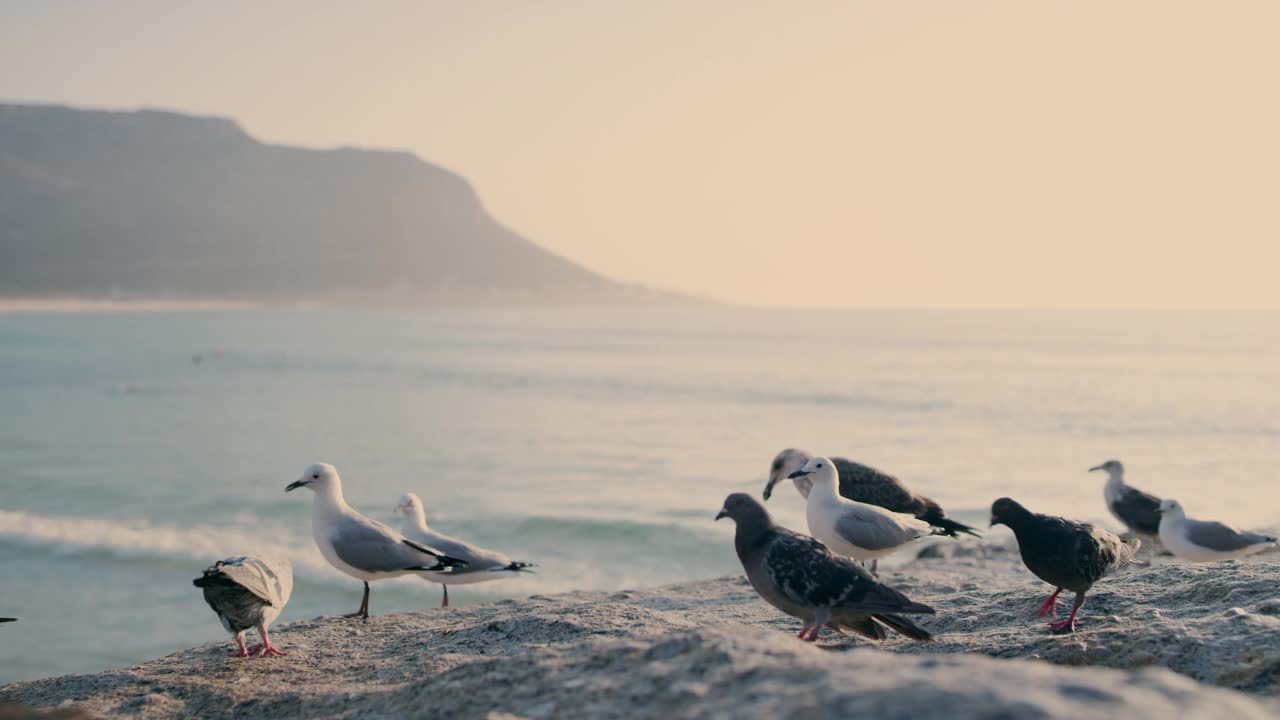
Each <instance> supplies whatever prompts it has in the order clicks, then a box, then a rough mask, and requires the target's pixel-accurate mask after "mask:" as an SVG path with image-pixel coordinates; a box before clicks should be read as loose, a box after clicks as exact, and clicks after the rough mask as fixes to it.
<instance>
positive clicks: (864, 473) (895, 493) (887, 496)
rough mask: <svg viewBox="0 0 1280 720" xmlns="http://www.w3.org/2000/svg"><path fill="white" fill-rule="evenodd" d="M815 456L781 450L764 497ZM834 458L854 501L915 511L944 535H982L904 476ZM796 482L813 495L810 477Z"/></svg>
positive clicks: (804, 492)
mask: <svg viewBox="0 0 1280 720" xmlns="http://www.w3.org/2000/svg"><path fill="white" fill-rule="evenodd" d="M812 459H813V458H812V456H810V455H809V453H807V452H805V451H803V450H797V449H795V448H787V449H786V450H783V451H782V452H780V453H778V454H777V456H776V457H774V458H773V464H772V465H770V466H769V482H768V483H767V484H766V485H765V486H764V499H765V500H768V499H769V498H770V497H771V496H772V495H773V488H774V486H775V485H777V484H778V483H779V482H782V481H783V480H785V479H787V478H789V477H791V476H792V475H793V474H794V473H795V472H796V471H797V470H799V469H800V468H802V467H804V466H805V463H808V462H809V461H810V460H812ZM831 462H833V463H835V466H836V472H837V473H838V474H839V476H840V495H842V496H843V497H846V498H848V499H850V500H853V501H854V502H860V503H866V504H868V505H875V506H877V507H882V508H884V509H886V510H892V511H893V512H900V513H906V514H908V515H913V516H915V517H918V518H920V519H921V520H924V521H925V522H927V523H929V524H930V525H933V526H934V527H937V528H941V529H942V530H943V533H942V534H944V535H949V536H951V537H957V536H958V535H959V533H966V534H968V535H973V536H974V537H982V534H981V533H979V532H978V531H977V530H975V529H974V528H971V527H969V526H968V525H965V524H963V523H959V522H956V521H955V520H952V519H951V518H949V517H947V513H946V512H945V511H944V510H943V509H942V506H941V505H939V504H938V503H936V502H934V501H933V500H931V499H929V498H927V497H925V496H923V495H917V494H916V493H914V492H912V491H911V490H909V489H907V486H906V485H903V484H902V481H901V480H899V479H898V478H896V477H894V476H892V475H890V474H888V473H884V472H880V471H879V470H877V469H875V468H873V467H871V466H869V465H863V464H862V463H856V462H853V461H852V460H847V459H845V458H841V457H833V458H831ZM792 482H794V483H795V486H796V490H797V491H798V492H799V493H800V494H801V495H802V496H804V497H805V498H808V497H809V488H810V487H811V486H812V483H811V482H810V481H809V479H808V478H806V477H803V476H801V477H796V478H792Z"/></svg>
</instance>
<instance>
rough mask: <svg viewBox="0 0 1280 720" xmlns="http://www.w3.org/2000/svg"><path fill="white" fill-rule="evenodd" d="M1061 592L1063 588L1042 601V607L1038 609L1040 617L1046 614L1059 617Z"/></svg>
mask: <svg viewBox="0 0 1280 720" xmlns="http://www.w3.org/2000/svg"><path fill="white" fill-rule="evenodd" d="M1060 592H1062V588H1058V589H1057V590H1054V591H1053V594H1052V595H1050V596H1049V597H1048V598H1045V601H1044V602H1042V603H1040V608H1039V609H1038V610H1036V612H1037V613H1038V614H1039V615H1040V617H1044V616H1045V615H1048V616H1050V617H1058V593H1060Z"/></svg>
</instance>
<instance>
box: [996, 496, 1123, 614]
mask: <svg viewBox="0 0 1280 720" xmlns="http://www.w3.org/2000/svg"><path fill="white" fill-rule="evenodd" d="M991 525H992V526H995V525H1006V526H1008V527H1009V529H1010V530H1012V531H1013V534H1014V536H1016V537H1017V538H1018V552H1019V553H1021V555H1022V563H1023V564H1024V565H1026V566H1027V569H1028V570H1030V571H1031V572H1032V573H1033V574H1034V575H1035V576H1036V577H1038V578H1040V579H1041V580H1043V581H1045V582H1047V583H1049V584H1050V585H1053V586H1054V588H1055V589H1054V591H1053V594H1052V595H1050V596H1049V598H1048V599H1047V600H1045V601H1044V602H1043V603H1041V604H1040V608H1039V610H1038V611H1037V612H1038V613H1039V615H1040V617H1044V616H1045V615H1052V616H1053V617H1057V615H1058V593H1060V592H1062V591H1063V590H1071V591H1073V592H1075V594H1076V601H1075V603H1073V604H1072V606H1071V616H1070V617H1068V618H1067V619H1066V620H1061V621H1058V622H1053V623H1049V627H1050V628H1052V629H1053V630H1055V631H1070V632H1075V630H1076V613H1077V612H1079V611H1080V606H1081V605H1084V595H1085V593H1087V592H1089V588H1091V587H1093V584H1094V583H1096V582H1098V581H1099V580H1101V579H1102V578H1104V577H1106V576H1107V575H1110V574H1111V573H1112V572H1113V571H1115V570H1117V569H1119V568H1121V567H1124V566H1126V565H1128V564H1129V563H1131V562H1133V558H1134V555H1136V554H1137V552H1138V548H1140V547H1142V541H1141V540H1139V539H1137V538H1134V539H1132V540H1130V541H1128V542H1125V541H1124V540H1121V539H1120V538H1119V537H1118V536H1117V535H1116V534H1115V533H1113V532H1111V531H1109V530H1104V529H1102V528H1098V527H1094V526H1092V525H1089V524H1087V523H1082V522H1076V521H1074V520H1067V519H1066V518H1060V517H1055V516H1053V515H1040V514H1039V513H1033V512H1031V511H1030V510H1028V509H1026V508H1024V507H1022V506H1021V505H1019V504H1018V503H1016V502H1014V501H1013V500H1010V499H1009V498H1000V499H999V500H996V501H995V502H994V503H992V505H991Z"/></svg>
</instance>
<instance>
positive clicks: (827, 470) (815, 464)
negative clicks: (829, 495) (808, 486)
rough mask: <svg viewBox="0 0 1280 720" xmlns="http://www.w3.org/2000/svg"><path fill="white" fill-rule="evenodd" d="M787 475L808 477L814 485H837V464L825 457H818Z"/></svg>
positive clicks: (792, 477)
mask: <svg viewBox="0 0 1280 720" xmlns="http://www.w3.org/2000/svg"><path fill="white" fill-rule="evenodd" d="M787 477H789V478H791V479H792V480H795V479H797V478H808V479H809V480H810V481H811V482H812V483H813V484H814V485H828V484H829V485H831V487H832V488H834V487H835V483H836V478H837V474H836V466H835V465H832V464H831V461H830V460H828V459H827V458H824V457H816V458H813V459H811V460H809V462H807V463H805V464H804V467H802V468H800V469H799V470H797V471H795V472H793V473H791V474H790V475H788V476H787Z"/></svg>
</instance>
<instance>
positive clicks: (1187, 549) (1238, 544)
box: [1160, 500, 1276, 562]
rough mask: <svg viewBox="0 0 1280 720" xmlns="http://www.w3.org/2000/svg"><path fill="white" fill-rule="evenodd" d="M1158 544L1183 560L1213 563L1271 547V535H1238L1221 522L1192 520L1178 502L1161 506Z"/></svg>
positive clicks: (1170, 501)
mask: <svg viewBox="0 0 1280 720" xmlns="http://www.w3.org/2000/svg"><path fill="white" fill-rule="evenodd" d="M1160 544H1161V545H1164V547H1165V549H1166V550H1168V551H1169V552H1171V553H1173V554H1174V555H1176V556H1178V558H1180V559H1182V560H1190V561H1191V562H1215V561H1217V560H1231V559H1233V558H1239V557H1244V556H1246V555H1252V554H1254V553H1256V552H1261V551H1263V550H1265V549H1267V548H1269V547H1274V546H1275V544H1276V539H1275V538H1273V537H1271V536H1270V535H1262V534H1260V533H1253V532H1240V531H1239V530H1236V529H1235V528H1233V527H1230V526H1227V525H1223V524H1222V523H1220V522H1212V521H1207V520H1193V519H1191V518H1189V517H1187V513H1186V511H1184V510H1183V509H1182V505H1181V504H1180V503H1179V502H1178V501H1177V500H1164V501H1163V502H1161V503H1160Z"/></svg>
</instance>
